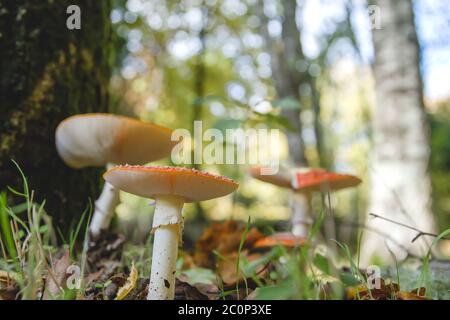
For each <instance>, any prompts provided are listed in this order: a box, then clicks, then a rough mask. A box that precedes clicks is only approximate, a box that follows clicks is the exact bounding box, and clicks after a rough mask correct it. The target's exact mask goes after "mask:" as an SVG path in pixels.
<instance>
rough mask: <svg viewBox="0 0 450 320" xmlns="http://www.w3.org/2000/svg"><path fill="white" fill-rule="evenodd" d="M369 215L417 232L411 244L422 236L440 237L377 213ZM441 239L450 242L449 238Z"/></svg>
mask: <svg viewBox="0 0 450 320" xmlns="http://www.w3.org/2000/svg"><path fill="white" fill-rule="evenodd" d="M369 215H370V216H372V217H374V218H378V219H382V220H384V221H387V222H391V223H393V224H396V225H398V226H401V227H404V228H407V229H410V230H413V231H416V232H417V235H416V236H415V237H414V238H413V239H412V240H411V242H414V241H416V240H417V239H419V238H420V237H422V236H430V237H434V238H437V237H439V235H438V234H435V233H430V232H425V231H422V230H420V229H417V228H415V227H412V226H409V225H407V224H404V223H401V222H398V221H394V220H392V219H389V218H385V217H382V216H380V215H378V214H375V213H369ZM441 239H442V240H450V238H447V237H442V238H441Z"/></svg>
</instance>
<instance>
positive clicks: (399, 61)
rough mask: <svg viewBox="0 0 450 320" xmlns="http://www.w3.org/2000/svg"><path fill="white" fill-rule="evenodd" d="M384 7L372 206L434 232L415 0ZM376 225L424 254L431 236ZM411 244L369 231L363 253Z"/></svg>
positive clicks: (401, 253)
mask: <svg viewBox="0 0 450 320" xmlns="http://www.w3.org/2000/svg"><path fill="white" fill-rule="evenodd" d="M372 4H373V5H376V6H379V8H380V10H381V11H380V12H381V29H379V30H374V31H373V44H374V49H375V63H374V65H373V72H374V76H375V81H376V108H375V111H374V114H373V131H374V153H373V155H372V156H373V158H372V166H371V177H370V178H371V180H370V182H371V188H370V190H371V194H370V210H369V212H373V213H376V214H378V215H381V216H385V217H387V218H389V219H392V220H396V221H399V222H401V223H405V224H408V225H412V226H415V227H418V228H420V229H421V230H423V231H428V232H433V231H434V229H435V227H434V222H433V215H432V212H431V203H430V202H431V184H430V178H429V176H428V160H429V156H430V148H429V141H428V123H427V120H426V115H425V111H424V104H423V88H422V82H421V74H420V69H419V61H420V57H419V56H420V53H419V51H420V50H419V44H418V40H417V34H416V30H415V25H414V13H413V4H412V1H410V0H395V1H392V0H373V1H372ZM368 225H369V226H370V227H371V228H375V229H377V230H381V231H383V233H387V234H389V235H390V236H392V237H393V238H394V239H395V241H396V242H398V243H400V244H401V245H403V246H404V247H406V248H407V249H408V251H410V252H412V253H414V254H423V253H424V250H425V248H426V247H427V246H426V243H427V242H429V239H426V238H425V237H421V238H420V239H419V240H417V241H416V242H414V243H411V240H412V239H413V238H414V237H415V236H416V235H417V232H414V231H411V230H408V229H405V228H404V227H401V226H397V225H395V224H392V223H390V222H386V221H383V220H381V219H373V218H370V217H369V218H368ZM386 245H388V246H389V247H390V248H391V249H392V250H393V252H394V253H395V254H396V256H397V258H399V259H400V258H403V257H405V255H406V253H405V250H402V249H401V248H400V247H399V246H397V245H395V244H394V243H393V242H386V239H384V238H383V237H381V236H379V235H377V234H376V233H369V232H367V234H366V237H365V239H364V246H363V250H362V258H363V261H364V262H366V263H367V262H369V261H370V258H371V257H373V256H377V257H379V258H382V259H386V260H390V258H391V256H390V254H389V251H388V250H387V246H386Z"/></svg>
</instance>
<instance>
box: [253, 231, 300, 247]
mask: <svg viewBox="0 0 450 320" xmlns="http://www.w3.org/2000/svg"><path fill="white" fill-rule="evenodd" d="M304 243H305V240H304V239H301V238H299V237H296V236H294V235H293V234H292V233H291V232H278V233H275V234H273V235H271V236H268V237H264V238H262V239H259V240H258V241H256V242H255V244H254V245H253V247H254V248H255V249H259V248H273V247H276V246H283V247H287V248H294V247H298V246H300V245H302V244H304Z"/></svg>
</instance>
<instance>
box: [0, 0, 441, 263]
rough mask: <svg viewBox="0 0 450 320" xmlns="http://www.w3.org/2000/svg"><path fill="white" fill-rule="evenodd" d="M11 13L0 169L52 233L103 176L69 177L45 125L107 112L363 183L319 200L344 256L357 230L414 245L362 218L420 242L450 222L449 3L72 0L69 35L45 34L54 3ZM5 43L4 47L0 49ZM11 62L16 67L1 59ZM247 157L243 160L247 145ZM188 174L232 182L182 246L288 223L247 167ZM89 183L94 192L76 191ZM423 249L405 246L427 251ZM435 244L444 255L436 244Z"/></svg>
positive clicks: (145, 227) (126, 197)
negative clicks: (233, 227) (39, 205)
mask: <svg viewBox="0 0 450 320" xmlns="http://www.w3.org/2000/svg"><path fill="white" fill-rule="evenodd" d="M22 2H23V3H21V4H20V6H18V7H17V8H15V9H14V10H16V9H17V10H16V11H11V12H13V13H14V14H12V15H11V16H8V15H7V13H4V12H3V14H5V19H3V21H2V22H1V23H2V24H1V25H0V30H6V31H3V33H4V34H5V33H6V34H7V35H9V36H7V37H3V38H0V39H2V41H4V44H5V46H4V48H5V50H1V55H2V56H1V57H0V58H1V59H0V60H1V61H2V62H1V63H2V73H3V76H2V82H1V86H0V88H1V90H2V97H6V96H8V94H11V96H10V97H9V98H8V99H6V98H5V99H2V100H3V101H5V102H4V103H3V102H2V104H3V107H0V109H1V108H3V109H4V110H6V111H5V112H3V113H2V115H0V120H2V124H4V127H3V129H2V131H1V132H0V133H1V138H2V146H1V147H2V149H1V150H2V153H3V155H2V158H1V159H0V164H1V165H2V167H3V166H4V168H6V166H8V165H9V164H7V163H9V161H10V160H9V159H11V158H14V159H16V160H17V161H18V162H19V164H20V165H21V166H23V168H24V171H25V172H26V174H28V175H29V177H30V183H31V185H32V186H36V190H38V193H37V194H38V197H39V195H41V196H42V197H44V198H46V199H47V200H48V201H47V204H46V208H48V209H47V210H48V211H49V212H50V213H51V214H55V221H62V225H68V222H67V221H68V220H67V219H66V220H65V218H64V219H63V218H59V219H60V220H58V219H57V217H58V216H59V217H60V216H62V212H69V211H70V212H72V215H75V213H73V212H80V213H81V212H82V208H84V206H85V199H86V196H87V195H91V196H92V198H94V196H95V195H96V194H98V190H99V186H100V184H101V183H99V181H101V180H100V178H99V177H100V175H99V174H100V171H89V170H87V171H83V173H80V172H77V175H76V177H74V178H73V179H72V178H71V177H72V176H71V175H72V173H71V172H72V171H73V170H72V171H70V170H69V169H67V168H65V166H63V164H62V162H61V161H60V160H56V159H58V157H57V156H56V153H55V151H54V150H53V149H54V147H53V146H54V144H53V132H54V128H55V127H56V125H57V124H58V122H59V121H60V120H62V119H63V118H64V117H65V116H67V115H70V114H74V113H84V112H92V111H95V112H102V111H106V110H108V111H109V112H113V113H119V114H125V115H130V116H137V117H139V118H141V119H144V120H148V121H152V122H155V123H157V124H160V125H163V126H167V127H169V128H173V129H176V128H186V129H188V130H193V122H194V121H195V120H202V121H203V127H204V129H206V128H217V129H220V130H222V131H224V130H226V129H230V128H244V129H245V128H254V127H261V128H276V129H280V130H281V133H282V134H281V135H280V139H279V141H278V143H276V144H275V145H273V146H270V148H276V149H277V150H278V151H279V154H280V161H281V164H282V165H283V166H284V167H286V168H295V167H305V168H306V167H310V168H316V167H321V168H326V169H328V170H331V171H337V172H342V173H349V174H354V175H356V176H358V177H360V178H361V179H362V181H363V183H362V184H361V185H359V186H358V187H356V188H353V189H350V190H345V191H341V192H337V193H333V194H332V195H331V207H332V209H333V210H332V211H333V215H332V216H329V217H328V218H329V220H330V221H331V222H330V224H326V225H328V227H325V229H326V230H324V232H325V233H326V239H339V240H340V241H343V242H346V243H349V244H350V245H351V246H353V247H355V246H356V243H357V238H358V235H359V233H360V232H361V230H366V229H367V228H365V227H364V226H366V224H368V225H370V226H371V227H373V228H378V229H381V230H383V231H385V232H387V233H389V234H390V235H392V236H393V237H394V238H395V239H394V240H396V241H397V242H400V243H402V244H403V245H406V246H407V247H408V248H409V247H410V246H411V250H416V248H417V246H420V243H414V244H411V239H412V238H413V237H414V236H415V235H416V234H417V232H413V231H410V232H409V233H407V232H406V233H405V231H408V230H407V229H406V230H405V228H401V227H399V226H396V225H394V224H392V223H387V222H386V221H381V220H380V219H378V220H377V219H371V218H370V217H369V216H368V213H369V212H375V213H377V214H379V215H381V216H385V217H389V218H390V219H393V220H395V221H399V222H402V223H405V224H408V225H410V226H414V227H417V228H419V229H420V230H423V231H429V232H435V233H438V232H439V231H442V230H444V229H446V228H448V227H449V226H450V214H449V213H450V40H449V39H450V8H449V6H448V4H447V2H445V1H439V0H416V1H409V0H401V1H400V0H399V1H397V0H396V1H388V0H376V1H375V0H374V1H370V2H369V3H368V2H367V1H364V0H333V1H332V0H297V1H296V0H286V1H277V0H223V1H219V0H181V1H162V0H127V1H125V0H114V1H99V2H95V3H93V2H91V3H89V2H86V1H83V0H80V1H75V2H77V3H78V4H79V5H80V7H81V8H82V19H83V20H82V24H83V25H82V29H81V30H79V31H64V30H62V29H64V28H62V29H61V28H60V27H58V25H57V24H56V23H57V22H58V23H60V22H61V23H65V19H66V18H67V15H65V6H67V5H68V2H67V3H66V1H61V2H58V4H55V3H53V2H52V3H51V4H49V5H48V8H47V7H45V5H38V4H32V3H30V2H29V1H22ZM72 2H74V1H72ZM55 8H56V9H58V10H59V9H61V10H60V11H59V12H63V14H62V15H61V17H60V16H57V13H55V12H58V11H57V10H56V9H55ZM55 10H56V11H55ZM5 12H7V11H5ZM30 12H31V13H33V12H34V13H36V15H37V14H40V15H45V18H43V19H37V18H36V15H34V16H33V15H32V14H30ZM19 13H20V14H19ZM8 19H9V20H8ZM14 19H16V20H14ZM17 19H19V20H17ZM20 19H24V20H25V21H27V23H24V24H23V25H21V26H18V24H17V23H15V22H14V21H20ZM0 20H2V19H0ZM36 30H37V31H36ZM55 31H56V32H55ZM5 39H6V40H5ZM7 45H9V46H10V47H12V48H14V50H9V51H8V50H6V48H7ZM42 47H44V48H46V49H51V50H40V49H39V48H42ZM47 51H48V52H50V53H46V54H45V55H42V56H38V57H36V55H39V54H43V53H42V52H47ZM7 52H12V53H7ZM24 52H25V53H24ZM20 53H24V54H22V55H20ZM16 56H20V57H21V58H20V63H17V64H16V63H14V61H15V60H14V59H16V58H15V57H16ZM23 57H31V58H30V59H24V58H23ZM33 61H39V62H40V63H39V64H38V63H34V62H33ZM3 70H4V72H3ZM34 70H36V72H34ZM66 70H67V72H66ZM33 72H34V73H33ZM43 74H44V75H50V76H48V77H45V76H44V77H42V75H43ZM18 79H20V80H21V81H22V82H20V83H21V84H22V86H17V83H18V81H19V80H18ZM55 79H56V80H55ZM13 82H14V83H15V85H14V89H13V90H12V89H11V86H12V85H11V83H13ZM91 84H93V85H91ZM36 88H37V89H39V90H41V91H42V92H44V93H45V95H42V96H41V95H40V94H39V92H41V91H39V90H38V91H35V90H34V89H36ZM53 88H55V89H53ZM20 90H23V91H24V92H22V91H20ZM52 90H54V91H52ZM52 92H53V93H54V94H53V95H51V94H50V93H52ZM55 92H57V94H55ZM23 96H26V97H28V98H27V99H23V98H20V97H23ZM44 96H45V97H44ZM29 97H31V98H29ZM42 102H44V103H42ZM40 105H50V106H52V108H49V109H40V107H39V106H40ZM61 105H63V106H65V107H64V108H59V109H58V107H53V106H61ZM36 106H37V107H36ZM12 110H13V111H12ZM30 110H31V111H30ZM42 110H45V111H42ZM57 110H63V111H57ZM29 123H31V124H29ZM26 124H29V125H26ZM19 127H20V130H18V129H17V130H16V128H19ZM24 128H35V129H33V130H32V131H27V132H25V131H26V130H25V129H24ZM28 130H31V129H28ZM46 130H48V131H46ZM46 132H50V133H49V134H47V135H46V136H44V133H46ZM49 137H50V138H49ZM11 141H13V142H11ZM30 141H34V142H35V143H36V145H39V144H41V147H40V149H39V150H38V151H37V152H36V151H30V149H29V148H30V145H31V143H30ZM42 146H44V147H42ZM247 148H249V150H248V152H250V153H251V152H255V151H254V150H253V149H252V148H258V146H247ZM47 156H48V159H50V160H48V159H46V157H47ZM29 159H33V160H34V161H32V162H31V161H29ZM52 159H54V160H52ZM58 161H59V162H58ZM159 164H164V165H170V164H171V163H170V160H165V161H162V162H160V163H159ZM42 168H44V170H42ZM196 168H197V169H201V170H206V171H209V172H213V173H219V174H222V175H226V176H228V177H231V178H233V179H235V180H237V181H238V182H239V183H240V187H239V189H238V191H237V192H236V193H234V194H233V195H230V196H228V197H224V198H220V199H216V200H211V201H207V202H203V203H201V204H189V205H187V206H186V208H185V216H186V219H187V221H196V222H197V223H187V227H186V243H187V244H188V245H189V243H192V241H194V240H195V239H196V237H198V235H199V234H200V232H201V228H200V227H198V228H197V226H204V224H205V222H206V221H211V220H219V221H223V220H226V219H238V220H243V221H247V219H248V217H249V216H250V217H251V221H252V222H254V223H256V224H259V225H262V226H266V227H268V228H275V229H279V230H283V229H284V230H287V229H288V228H289V218H290V216H291V208H290V197H291V195H290V191H289V190H286V189H283V188H280V187H276V186H273V185H270V184H267V183H263V182H260V181H257V180H255V179H253V178H251V177H250V176H249V174H248V169H249V166H248V165H220V166H213V165H196ZM38 169H39V170H38ZM50 170H52V171H53V173H54V174H52V175H49V171H50ZM11 172H16V171H15V169H11V168H9V169H7V170H2V172H1V173H0V181H1V183H0V185H3V183H4V185H5V186H6V185H10V184H11V179H12V178H11ZM95 172H96V174H97V175H98V176H97V177H98V178H97V179H96V180H95V184H91V185H87V184H85V183H86V180H83V181H82V180H81V179H87V176H90V177H92V176H93V174H94V173H95ZM8 179H9V180H8ZM71 179H72V180H71ZM48 181H52V185H51V187H48V188H47V182H48ZM82 183H83V185H86V187H85V188H80V185H82ZM56 186H58V187H56ZM2 189H3V188H2ZM81 191H82V192H84V193H83V194H82V196H80V197H78V199H83V201H80V202H79V203H80V204H79V205H78V204H77V200H76V199H77V196H76V195H77V193H78V192H81ZM69 192H70V196H67V194H69ZM71 197H72V198H71ZM67 199H69V200H67ZM121 201H122V203H121V205H120V206H119V207H118V208H117V219H116V221H115V226H116V228H117V230H119V231H121V232H124V233H126V235H127V236H128V237H129V238H130V239H134V241H136V242H143V241H145V239H146V238H147V235H148V232H149V230H150V227H151V219H152V213H153V210H154V207H153V206H152V204H151V203H149V202H148V201H147V200H144V199H141V198H138V197H135V196H132V195H130V194H125V193H122V194H121ZM58 203H62V204H63V205H64V206H65V207H61V206H59V207H58V206H56V205H55V204H58ZM81 203H82V204H83V205H81ZM75 205H78V206H77V207H76V209H73V208H75V207H71V208H72V209H70V210H67V209H61V208H67V206H75ZM52 206H53V207H52ZM323 207H324V205H323V201H322V198H321V197H320V195H318V196H317V197H314V198H313V201H312V213H313V217H314V216H316V215H317V213H318V212H320V211H321V210H323ZM374 220H375V221H374ZM136 221H138V222H139V223H136ZM383 223H384V224H383ZM372 224H373V225H372ZM377 236H378V237H379V236H380V235H379V234H378V235H377V234H376V233H373V234H370V232H368V233H367V235H365V237H364V238H365V239H364V241H365V244H366V248H367V252H368V254H372V253H373V252H376V251H377V250H381V251H383V250H384V255H385V256H386V254H387V253H386V250H385V249H386V248H385V247H386V244H385V239H384V238H385V237H381V239H382V240H381V241H380V240H379V238H376V237H377ZM423 238H424V239H420V241H418V242H421V241H422V240H423V241H424V242H426V243H429V240H430V239H429V238H426V237H423ZM425 238H426V239H425ZM380 247H384V249H383V248H380ZM441 249H442V250H443V251H444V252H445V250H447V251H446V252H447V254H448V255H450V252H449V251H450V249H449V248H445V247H444V246H442V248H441ZM417 250H418V251H420V250H421V249H417ZM422 250H423V249H422ZM380 256H383V254H382V253H380Z"/></svg>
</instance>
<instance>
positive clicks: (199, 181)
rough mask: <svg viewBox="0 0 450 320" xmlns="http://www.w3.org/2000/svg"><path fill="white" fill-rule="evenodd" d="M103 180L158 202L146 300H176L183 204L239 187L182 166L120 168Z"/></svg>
mask: <svg viewBox="0 0 450 320" xmlns="http://www.w3.org/2000/svg"><path fill="white" fill-rule="evenodd" d="M104 178H105V180H106V181H108V182H109V183H110V184H112V185H113V186H115V187H116V188H118V189H121V190H123V191H125V192H129V193H132V194H135V195H138V196H141V197H145V198H154V199H155V201H156V207H155V213H154V215H153V230H154V232H155V237H154V242H153V257H152V268H151V275H150V285H149V290H148V296H147V299H148V300H173V298H174V292H175V267H176V259H177V254H178V243H179V241H180V240H181V229H182V223H183V218H182V209H183V205H184V203H186V202H194V201H204V200H209V199H214V198H218V197H222V196H225V195H227V194H229V193H231V192H233V191H234V190H236V188H237V187H238V184H237V183H235V182H234V181H233V180H231V179H229V178H226V177H222V176H217V175H212V174H209V173H205V172H200V171H197V170H194V169H187V168H181V167H150V166H117V167H114V168H112V169H110V170H108V172H106V173H105V174H104Z"/></svg>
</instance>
